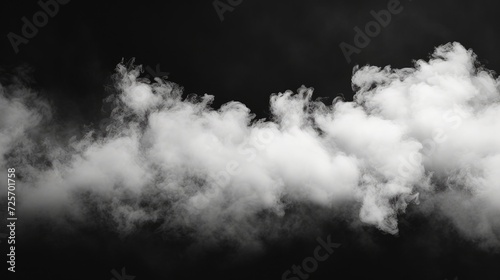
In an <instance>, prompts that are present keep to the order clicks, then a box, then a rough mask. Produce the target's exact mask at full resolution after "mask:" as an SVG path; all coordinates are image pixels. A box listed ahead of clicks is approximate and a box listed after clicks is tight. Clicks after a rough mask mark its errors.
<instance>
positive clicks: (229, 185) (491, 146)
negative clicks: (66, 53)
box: [0, 43, 500, 246]
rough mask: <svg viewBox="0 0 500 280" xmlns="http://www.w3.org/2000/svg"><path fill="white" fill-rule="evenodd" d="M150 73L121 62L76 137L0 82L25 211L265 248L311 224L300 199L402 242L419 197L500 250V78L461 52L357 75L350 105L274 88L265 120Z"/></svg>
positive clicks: (39, 104) (5, 145) (4, 136)
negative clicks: (62, 132)
mask: <svg viewBox="0 0 500 280" xmlns="http://www.w3.org/2000/svg"><path fill="white" fill-rule="evenodd" d="M140 74H141V68H140V67H134V66H126V65H124V64H120V65H118V67H117V73H116V75H115V81H116V94H114V95H112V96H110V97H109V98H108V99H107V102H109V103H110V104H111V105H112V108H113V111H112V113H111V116H110V118H109V119H108V120H106V121H105V122H104V121H103V125H102V126H101V127H102V129H89V130H88V131H85V136H84V137H74V138H72V139H66V140H65V139H58V138H57V136H55V135H54V134H57V132H58V131H59V129H58V128H57V127H55V126H54V125H52V124H51V123H52V122H51V119H50V110H49V109H50V106H48V105H47V103H46V102H43V101H40V99H39V98H37V97H36V96H35V94H33V93H31V92H30V91H29V90H28V89H26V88H23V87H22V86H19V85H16V86H12V85H10V86H4V87H2V88H1V96H0V106H1V110H0V114H1V116H0V129H1V134H0V152H1V154H2V160H1V162H0V164H1V166H2V168H4V169H5V168H7V167H16V169H17V170H18V171H17V173H18V174H19V176H20V177H21V178H20V181H19V182H18V186H19V187H18V198H19V203H20V206H19V207H21V209H23V211H24V212H26V213H30V215H31V216H33V217H35V216H43V217H45V219H52V220H54V221H59V222H61V221H64V220H67V219H70V220H81V221H82V222H88V221H90V220H93V221H95V220H98V219H104V220H106V221H107V222H110V225H111V226H112V227H114V228H115V229H117V230H118V231H119V232H121V233H124V234H126V233H129V232H132V231H134V230H135V229H136V228H138V227H142V226H144V225H147V224H156V225H159V227H160V228H161V229H162V230H163V231H165V232H169V233H173V234H175V233H178V232H183V233H190V234H192V235H193V236H195V237H200V238H204V239H206V240H213V241H217V240H237V241H241V242H254V241H256V240H258V239H259V237H260V236H263V235H268V234H276V233H279V232H287V231H289V230H290V229H291V228H293V227H294V226H296V225H294V224H296V223H301V222H304V221H307V220H308V219H311V215H314V214H311V212H307V213H308V214H307V215H306V214H301V213H302V212H300V211H295V210H294V209H295V208H294V207H295V206H296V205H302V204H304V205H313V206H314V207H316V208H315V209H318V210H315V211H332V212H334V213H335V212H336V211H337V212H338V216H340V217H345V218H346V219H351V218H352V217H353V216H354V217H356V220H359V221H361V222H363V223H365V224H370V225H373V226H375V227H378V228H379V229H380V230H382V231H385V232H388V233H392V234H396V233H397V232H398V215H404V212H405V209H407V207H408V205H410V204H415V207H417V209H419V210H418V211H420V212H421V213H422V214H424V215H426V217H429V218H433V217H447V218H448V219H450V221H451V222H452V223H453V224H454V225H455V226H456V228H457V229H458V231H459V232H460V233H461V234H462V235H463V236H464V237H466V238H470V239H474V240H480V241H481V242H482V244H486V245H490V246H498V245H499V244H500V221H499V219H498V217H499V215H500V184H499V182H500V172H498V170H500V87H499V80H498V79H497V78H495V76H494V74H493V73H491V72H489V71H488V70H485V69H482V68H481V67H479V66H477V63H476V57H475V55H474V54H473V53H472V51H470V50H466V49H465V48H464V47H463V46H461V45H460V44H458V43H453V44H447V45H444V46H440V47H438V48H437V49H436V50H435V52H434V54H433V55H432V57H431V58H430V59H429V61H424V60H419V61H416V62H415V66H414V68H406V69H391V68H390V67H385V68H379V67H375V66H365V67H362V68H359V69H356V71H355V72H354V74H353V78H352V83H353V88H354V89H355V90H356V95H355V99H354V101H353V102H345V101H342V100H335V101H334V102H333V104H331V105H326V104H324V103H322V102H320V101H315V100H314V99H313V98H312V92H313V90H312V89H311V88H306V87H301V88H300V89H298V92H297V93H293V92H291V91H286V92H284V93H279V94H273V95H272V96H271V98H270V111H271V113H272V118H271V119H270V120H259V119H256V118H255V115H254V114H252V113H251V111H250V109H248V108H247V107H246V106H245V105H244V104H241V103H239V102H229V103H227V104H224V105H223V106H222V107H221V108H219V109H214V108H212V107H211V102H212V101H213V99H214V97H213V96H211V95H203V96H195V95H191V96H187V97H185V96H183V95H182V88H180V87H179V86H178V85H176V84H174V83H172V82H169V81H165V80H160V79H157V80H156V81H155V82H152V83H151V82H150V81H148V80H146V79H142V78H140ZM47 131H49V132H50V133H48V132H47ZM0 176H2V180H3V179H4V178H3V177H5V176H6V175H5V174H2V175H0ZM2 195H4V194H2ZM417 204H419V205H418V206H417ZM346 205H347V207H346ZM332 209H333V210H332ZM346 209H347V210H346ZM290 215H295V216H296V218H295V219H292V220H290V219H288V220H287V219H286V218H287V217H288V216H290ZM269 217H271V218H272V219H269ZM281 220H283V221H284V220H287V221H288V222H282V223H280V221H281ZM270 221H273V222H270ZM269 228H273V229H276V231H275V232H270V229H269Z"/></svg>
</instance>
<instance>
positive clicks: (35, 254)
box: [0, 0, 500, 280]
mask: <svg viewBox="0 0 500 280" xmlns="http://www.w3.org/2000/svg"><path fill="white" fill-rule="evenodd" d="M223 2H224V1H223ZM388 2H389V1H387V0H385V1H310V0H309V1H306V0H286V1H284V0H283V1H281V0H278V1H263V0H260V1H258V0H252V1H250V0H244V1H243V2H242V3H241V4H240V5H238V6H237V7H235V8H234V11H232V12H226V13H224V20H223V21H222V22H221V21H220V19H219V17H218V15H217V12H216V11H215V9H214V7H213V5H212V1H144V0H143V1H129V2H127V1H123V0H122V1H100V2H92V1H78V0H72V1H70V2H69V3H68V4H66V5H61V6H60V11H59V12H58V14H57V15H55V16H54V17H53V18H50V19H49V22H48V23H47V25H46V26H43V27H41V28H39V30H38V33H37V35H36V36H35V37H34V38H32V39H29V43H28V44H22V45H20V47H19V48H20V50H19V53H17V54H16V53H15V52H14V50H13V48H12V46H11V44H10V42H9V40H8V38H7V34H8V33H9V32H14V33H16V34H21V28H22V24H23V23H22V22H21V18H22V17H23V16H26V17H27V18H28V19H31V18H32V16H33V14H34V13H35V12H37V11H39V10H40V6H39V5H38V4H37V3H36V1H3V2H2V3H1V8H0V13H1V17H0V21H1V23H2V24H1V26H0V35H2V36H3V37H2V39H1V40H0V44H1V45H0V53H1V56H0V68H1V73H2V76H3V77H7V76H10V75H12V74H16V73H24V72H25V71H27V72H28V73H30V77H31V79H28V82H29V83H30V85H31V86H32V87H34V88H36V89H39V90H40V91H41V92H42V93H43V95H44V96H46V97H47V98H48V99H49V100H50V102H51V103H52V104H53V105H54V108H55V110H56V111H55V112H56V115H55V119H56V120H62V119H64V120H72V121H75V123H77V124H81V125H83V124H87V123H96V122H99V120H100V119H102V118H103V117H105V114H106V112H104V111H103V110H102V100H103V98H105V97H106V96H107V95H108V92H107V91H106V85H110V83H111V81H110V75H111V74H113V73H114V68H115V66H116V64H118V63H119V62H120V61H121V60H122V58H123V59H124V60H125V61H128V60H129V59H131V58H133V57H135V63H136V64H143V65H144V66H149V67H151V68H153V69H155V68H156V65H159V67H160V70H161V72H168V73H169V80H171V81H174V82H176V83H178V84H180V85H182V86H183V87H184V88H185V92H186V94H188V93H197V94H204V93H208V94H212V95H215V98H216V101H215V104H214V105H215V106H219V105H220V104H222V103H225V102H227V101H231V100H237V101H241V102H243V103H244V104H246V105H247V106H248V107H249V108H250V109H251V110H252V111H253V112H255V113H256V114H257V116H258V117H266V116H268V114H269V112H268V101H269V96H270V94H272V93H276V92H283V91H285V90H287V89H291V90H296V89H297V88H298V87H300V86H301V85H306V86H311V87H314V88H315V93H314V96H316V97H325V98H326V100H327V102H328V100H330V101H331V100H332V99H333V98H334V97H336V96H339V95H343V96H344V97H345V99H347V100H352V96H353V91H352V89H351V81H350V79H351V74H352V69H353V67H354V66H355V65H356V64H359V65H365V64H371V65H377V66H385V65H391V66H393V67H397V68H399V67H408V66H411V65H412V60H414V59H427V58H428V56H429V54H430V53H432V52H433V49H434V48H435V47H436V46H438V45H441V44H445V43H447V42H452V41H458V42H460V43H462V44H463V45H464V46H465V47H466V48H472V49H473V50H474V51H475V53H476V54H477V55H478V56H479V60H480V61H481V62H482V63H483V64H484V65H485V66H486V68H489V69H491V70H496V71H498V70H499V69H500V52H499V50H500V36H499V34H500V24H499V21H498V18H499V15H498V11H499V10H498V6H499V5H498V4H497V1H452V0H444V1H418V0H413V1H404V0H402V1H401V5H402V6H403V11H402V12H401V13H399V14H398V15H394V16H393V17H392V19H391V22H390V24H389V25H388V26H387V27H385V28H383V29H382V31H381V32H380V34H379V35H378V36H376V37H375V38H373V39H372V41H371V42H370V44H369V45H368V46H367V47H366V48H364V49H362V51H361V53H360V54H354V55H353V56H352V59H353V61H352V62H351V63H347V62H346V60H345V58H344V55H343V54H342V52H341V50H340V48H339V44H340V43H341V42H346V43H349V44H353V37H354V31H353V28H354V27H355V26H358V27H360V28H364V26H365V24H366V23H368V22H369V21H371V20H373V18H372V16H371V15H370V11H371V10H375V11H379V10H381V9H386V7H387V3H388ZM145 74H147V73H145ZM405 222H408V225H406V224H405ZM409 224H411V225H412V226H410V225H409ZM405 225H406V226H405ZM416 225H418V226H416ZM450 227H451V226H450ZM342 228H343V227H342V225H339V223H338V222H332V224H327V225H324V226H322V227H321V228H318V229H316V230H315V231H314V232H315V234H316V235H314V234H311V235H310V236H307V237H301V238H296V239H294V238H286V239H284V240H282V241H276V242H275V243H273V244H269V245H268V251H267V252H266V253H265V254H264V255H260V256H258V257H251V256H249V257H248V259H245V260H240V261H238V262H237V263H229V264H227V260H228V259H231V256H230V255H228V253H227V252H228V251H231V250H226V249H225V248H212V249H211V250H209V251H210V252H209V253H207V255H205V256H200V257H198V258H197V259H195V260H192V259H184V258H181V257H179V256H180V254H182V252H183V251H184V249H185V248H186V247H187V246H188V243H189V241H187V240H165V239H164V238H162V237H161V236H160V235H158V234H153V233H151V231H149V230H148V229H145V230H144V232H139V233H137V234H136V235H134V236H131V237H128V238H125V239H119V238H118V237H117V236H116V234H115V233H113V232H106V231H103V230H102V229H99V228H92V227H89V228H76V229H75V231H74V232H69V233H68V232H65V233H60V232H52V231H51V230H50V229H49V228H46V229H45V230H42V231H40V232H37V233H33V232H32V233H29V234H28V233H24V235H23V234H22V233H19V234H20V237H19V238H20V241H19V242H20V244H23V245H20V246H19V248H20V250H21V251H20V253H19V254H20V256H19V262H18V270H19V271H20V273H18V274H17V277H18V279H111V278H112V274H111V273H110V270H111V269H113V268H115V269H116V270H117V271H119V270H120V269H121V267H126V269H127V273H128V274H131V275H135V276H136V278H135V279H136V280H142V279H200V278H212V277H214V276H215V278H213V279H280V278H281V274H282V273H283V272H284V271H285V270H286V269H288V268H289V267H290V266H291V265H292V264H294V263H299V262H301V261H302V259H303V258H304V257H307V256H308V255H310V253H311V252H312V250H313V249H314V248H315V247H316V246H317V243H316V241H315V239H316V237H317V236H322V237H326V236H327V235H328V234H331V235H332V237H333V236H335V237H336V238H333V239H334V240H335V241H337V242H339V243H341V244H342V246H341V248H340V249H339V251H338V252H336V253H334V255H333V256H332V257H330V258H329V259H328V260H327V261H326V262H325V263H321V264H320V268H319V269H318V271H317V272H316V273H315V274H314V275H312V276H311V278H310V279H378V278H382V277H384V278H385V279H445V278H448V279H454V277H455V276H458V279H500V273H499V270H500V269H499V268H498V264H499V263H500V262H499V261H500V259H499V257H498V254H495V253H492V252H489V251H484V250H481V249H479V248H477V246H476V245H475V244H474V242H473V241H471V242H466V241H462V239H460V238H457V236H456V233H454V232H453V230H448V229H447V228H448V226H447V225H446V223H443V224H442V228H443V229H442V230H441V229H440V230H430V229H429V228H435V227H431V226H429V227H427V225H426V223H425V222H423V221H418V219H417V220H411V218H408V221H407V220H405V219H403V223H402V227H401V231H402V233H401V234H400V236H399V237H395V236H389V235H385V234H382V233H380V232H378V231H377V230H376V229H370V228H367V229H366V233H363V234H364V235H370V236H371V238H373V239H374V240H375V241H373V243H375V244H376V245H373V247H370V246H368V247H366V243H365V242H361V241H360V240H364V239H365V238H366V236H364V235H363V236H360V235H359V233H355V232H350V231H348V230H347V231H346V230H340V229H342ZM153 232H154V231H153ZM23 236H24V239H22V238H23ZM38 238H39V239H38ZM23 240H24V241H23ZM36 240H43V242H37V241H36ZM23 242H24V243H23ZM371 242H372V241H370V242H369V243H370V244H372V243H371ZM2 245H3V244H2ZM2 252H3V251H2ZM27 275H30V276H27Z"/></svg>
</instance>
